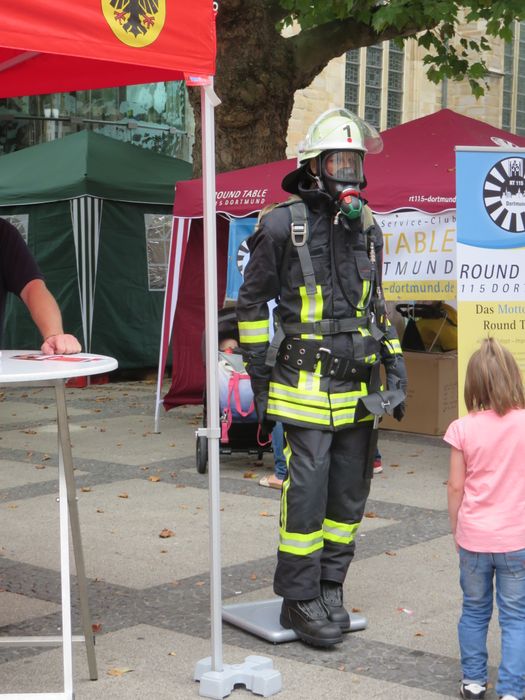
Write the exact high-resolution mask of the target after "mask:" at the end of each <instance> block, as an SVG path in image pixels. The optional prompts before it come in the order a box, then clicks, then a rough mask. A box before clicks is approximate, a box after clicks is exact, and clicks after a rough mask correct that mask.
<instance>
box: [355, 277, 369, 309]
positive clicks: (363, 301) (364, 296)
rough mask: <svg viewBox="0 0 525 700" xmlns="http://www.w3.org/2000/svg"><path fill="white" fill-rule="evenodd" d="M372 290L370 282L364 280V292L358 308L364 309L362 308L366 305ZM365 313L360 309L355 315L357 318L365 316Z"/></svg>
mask: <svg viewBox="0 0 525 700" xmlns="http://www.w3.org/2000/svg"><path fill="white" fill-rule="evenodd" d="M369 290H370V280H363V291H362V294H361V299H359V301H358V303H357V306H358V307H360V308H361V309H362V307H363V306H364V305H365V299H366V298H367V296H368V292H369ZM363 314H364V311H361V310H360V309H359V308H357V309H356V312H355V315H356V316H358V317H359V316H363Z"/></svg>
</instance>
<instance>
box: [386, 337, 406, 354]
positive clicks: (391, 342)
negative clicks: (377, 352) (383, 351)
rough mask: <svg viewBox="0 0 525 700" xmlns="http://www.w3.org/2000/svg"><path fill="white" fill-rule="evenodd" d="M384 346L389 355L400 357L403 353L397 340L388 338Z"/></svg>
mask: <svg viewBox="0 0 525 700" xmlns="http://www.w3.org/2000/svg"><path fill="white" fill-rule="evenodd" d="M385 345H386V347H387V350H388V352H389V353H390V355H401V353H402V352H403V351H402V350H401V343H400V342H399V339H398V338H389V339H388V340H387V342H386V343H385Z"/></svg>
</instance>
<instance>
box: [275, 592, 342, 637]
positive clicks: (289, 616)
mask: <svg viewBox="0 0 525 700" xmlns="http://www.w3.org/2000/svg"><path fill="white" fill-rule="evenodd" d="M280 622H281V625H282V626H283V627H284V628H285V629H293V631H294V632H295V633H296V634H297V636H298V637H299V639H302V640H303V642H307V643H308V644H312V645H313V646H315V647H331V646H333V645H334V644H339V642H342V641H343V636H342V634H341V630H340V629H339V625H336V624H334V623H333V622H330V620H329V619H328V610H327V609H326V608H325V606H324V605H323V601H322V600H321V598H314V599H313V600H283V607H282V608H281V618H280Z"/></svg>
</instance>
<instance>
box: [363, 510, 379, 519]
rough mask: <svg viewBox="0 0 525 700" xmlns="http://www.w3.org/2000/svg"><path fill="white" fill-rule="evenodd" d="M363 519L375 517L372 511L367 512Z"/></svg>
mask: <svg viewBox="0 0 525 700" xmlns="http://www.w3.org/2000/svg"><path fill="white" fill-rule="evenodd" d="M365 518H377V515H376V514H375V513H374V511H373V510H369V511H368V513H365Z"/></svg>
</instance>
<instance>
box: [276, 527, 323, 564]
mask: <svg viewBox="0 0 525 700" xmlns="http://www.w3.org/2000/svg"><path fill="white" fill-rule="evenodd" d="M322 548H323V531H322V530H318V531H317V532H310V533H308V534H303V533H300V532H286V530H285V529H284V528H283V527H281V529H280V531H279V551H281V552H288V553H289V554H296V555H297V556H300V557H304V556H306V555H307V554H311V553H312V552H315V551H317V550H318V549H322Z"/></svg>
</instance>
